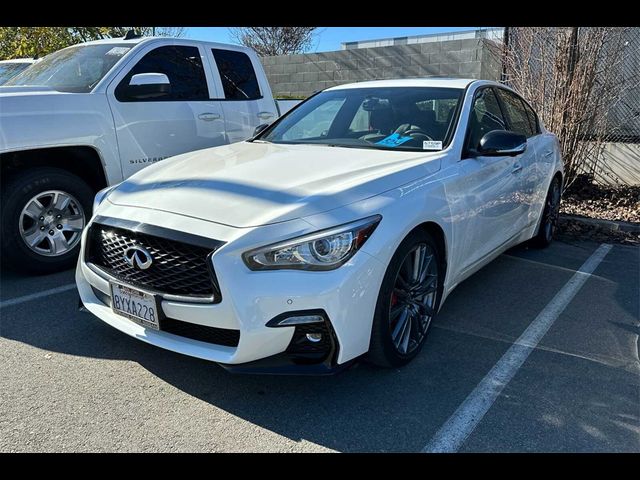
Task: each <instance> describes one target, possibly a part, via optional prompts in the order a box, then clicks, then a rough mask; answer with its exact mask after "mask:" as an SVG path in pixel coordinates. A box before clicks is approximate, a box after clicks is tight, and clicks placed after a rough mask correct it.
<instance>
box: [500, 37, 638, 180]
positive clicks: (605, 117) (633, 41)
mask: <svg viewBox="0 0 640 480" xmlns="http://www.w3.org/2000/svg"><path fill="white" fill-rule="evenodd" d="M494 55H496V56H500V62H501V64H502V70H503V71H502V81H503V82H505V83H507V84H509V85H511V86H513V87H515V88H516V89H517V90H519V91H520V93H522V94H523V96H524V97H525V98H527V100H528V101H530V102H531V103H532V104H533V105H534V106H535V107H536V109H537V110H538V112H540V114H541V117H542V118H543V121H544V123H545V125H546V126H547V127H548V128H549V129H550V130H551V131H553V132H554V133H556V134H557V135H558V137H559V138H560V141H561V146H562V150H563V155H564V157H565V170H568V172H569V176H570V178H571V179H573V178H575V177H576V176H577V175H580V174H588V175H590V176H591V177H593V179H594V180H595V181H596V182H599V183H607V184H640V28H637V27H632V28H628V27H610V28H603V27H549V28H546V27H540V28H538V27H508V28H506V29H505V33H504V38H503V41H502V42H496V43H495V44H494Z"/></svg>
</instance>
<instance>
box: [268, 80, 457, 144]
mask: <svg viewBox="0 0 640 480" xmlns="http://www.w3.org/2000/svg"><path fill="white" fill-rule="evenodd" d="M462 93H463V91H462V90H461V89H459V88H435V87H384V88H348V89H343V90H329V91H325V92H322V93H319V94H318V95H316V96H314V97H312V98H310V99H309V100H307V101H306V102H304V103H303V104H301V105H300V106H299V107H298V108H296V109H295V110H293V111H292V112H291V113H290V114H289V115H287V116H286V117H284V118H283V119H282V120H281V121H280V122H278V123H277V124H276V125H274V126H273V128H271V129H268V130H266V131H265V134H263V135H262V136H259V137H258V138H259V139H260V140H265V141H268V142H273V143H293V144H323V145H331V146H338V147H354V148H377V149H389V150H442V149H443V148H445V147H446V146H447V145H446V142H447V139H448V138H450V137H451V133H450V130H451V129H452V126H451V125H452V123H453V121H454V117H455V116H456V115H455V112H456V110H457V107H458V103H459V102H460V99H461V97H462Z"/></svg>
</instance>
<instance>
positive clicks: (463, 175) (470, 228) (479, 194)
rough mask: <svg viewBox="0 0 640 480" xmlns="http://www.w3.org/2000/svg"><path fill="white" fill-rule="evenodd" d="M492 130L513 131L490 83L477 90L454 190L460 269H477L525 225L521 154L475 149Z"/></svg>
mask: <svg viewBox="0 0 640 480" xmlns="http://www.w3.org/2000/svg"><path fill="white" fill-rule="evenodd" d="M493 130H508V124H507V122H506V119H505V117H504V114H503V112H502V109H501V108H500V104H499V103H498V99H497V98H496V95H495V93H494V91H493V88H491V87H483V88H480V89H478V90H477V91H476V94H475V95H474V100H473V104H472V108H471V111H470V114H469V121H468V125H467V132H466V136H465V146H464V151H463V155H462V160H461V161H460V162H459V164H458V176H457V180H456V185H455V186H454V190H455V191H457V192H459V194H460V197H459V198H460V199H461V202H462V203H461V204H460V205H459V206H456V209H457V210H459V212H460V213H459V214H458V215H459V216H460V217H461V218H462V217H464V221H462V222H460V225H464V229H465V230H464V231H461V232H459V243H460V247H461V255H460V258H461V272H462V273H463V275H464V271H466V270H469V269H472V268H473V267H474V266H475V265H476V264H478V263H479V262H481V261H482V260H483V259H484V258H485V257H486V256H487V255H489V254H491V253H492V252H494V251H495V250H497V249H498V248H500V247H501V246H503V245H504V244H505V243H507V242H508V241H509V240H510V239H511V238H513V237H514V236H515V235H516V234H517V233H518V232H519V231H520V228H521V227H522V224H523V220H522V218H521V217H522V214H523V207H522V204H521V203H520V201H519V199H518V196H517V192H518V191H519V189H520V181H519V175H520V172H519V170H518V167H519V162H520V158H519V157H520V156H515V157H513V156H482V155H478V154H477V152H476V148H477V146H478V145H479V143H480V139H481V138H482V137H483V136H484V135H485V134H487V133H488V132H490V131H493Z"/></svg>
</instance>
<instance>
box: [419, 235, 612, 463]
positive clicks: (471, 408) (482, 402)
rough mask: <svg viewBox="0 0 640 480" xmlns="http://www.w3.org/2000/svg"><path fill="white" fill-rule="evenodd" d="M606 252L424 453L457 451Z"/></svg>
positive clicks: (603, 250)
mask: <svg viewBox="0 0 640 480" xmlns="http://www.w3.org/2000/svg"><path fill="white" fill-rule="evenodd" d="M609 250H611V245H607V244H602V245H600V247H598V249H597V250H596V251H595V252H593V254H592V255H591V256H590V257H589V258H588V259H587V261H586V262H584V264H583V265H582V266H581V267H580V269H579V270H578V271H576V273H575V274H574V275H573V276H572V277H571V279H570V280H569V281H568V282H567V283H566V284H565V285H564V287H562V289H561V290H560V291H559V292H558V293H557V294H556V296H555V297H553V299H552V300H551V301H550V302H549V303H548V304H547V306H546V307H545V308H544V309H543V310H542V311H541V312H540V313H539V314H538V316H537V317H536V318H535V319H534V320H533V322H531V324H530V325H529V326H528V327H527V329H526V330H525V331H524V333H523V334H522V335H520V337H519V338H518V340H516V342H515V343H514V344H513V345H511V347H509V350H507V352H506V353H505V354H504V355H503V356H502V358H501V359H500V360H498V362H497V363H496V364H495V365H494V366H493V368H492V369H491V370H490V371H489V373H487V375H486V376H485V377H484V378H483V379H482V380H481V381H480V383H479V384H478V385H477V386H476V388H474V389H473V391H472V392H471V393H470V394H469V396H468V397H467V398H466V399H465V400H464V402H462V404H461V405H460V406H459V407H458V409H457V410H456V411H455V412H454V413H453V415H451V417H449V419H448V420H447V421H446V422H445V424H444V425H443V426H442V427H440V430H438V432H437V433H436V434H435V435H434V436H433V438H432V439H431V440H430V441H429V443H428V444H427V445H426V446H425V447H424V448H423V449H422V451H423V452H428V453H438V452H457V451H458V450H459V449H460V447H461V446H462V444H463V443H464V442H465V440H466V439H467V438H468V437H469V435H471V432H473V430H474V429H475V428H476V426H477V425H478V423H480V421H481V420H482V418H483V417H484V415H485V414H486V413H487V411H488V410H489V408H491V405H493V403H494V402H495V401H496V399H497V398H498V396H499V395H500V393H501V392H502V390H503V389H504V387H506V386H507V384H508V383H509V382H510V381H511V379H512V378H513V376H514V375H515V374H516V372H517V371H518V369H519V368H520V367H521V366H522V364H523V363H524V361H525V360H526V359H527V357H528V356H529V354H530V353H531V352H532V351H533V349H534V348H535V347H536V345H537V344H538V342H540V340H541V339H542V337H544V335H545V334H546V333H547V331H548V330H549V328H550V327H551V325H553V322H555V320H556V318H558V316H560V314H561V313H562V311H563V310H564V309H565V308H566V307H567V305H568V304H569V302H571V300H572V299H573V297H574V296H575V295H576V293H578V291H579V290H580V289H581V288H582V286H583V285H584V283H585V282H586V281H587V279H588V278H589V277H590V276H591V274H592V273H593V271H594V270H595V269H596V267H597V266H598V265H599V264H600V262H602V260H603V259H604V257H605V255H607V253H609Z"/></svg>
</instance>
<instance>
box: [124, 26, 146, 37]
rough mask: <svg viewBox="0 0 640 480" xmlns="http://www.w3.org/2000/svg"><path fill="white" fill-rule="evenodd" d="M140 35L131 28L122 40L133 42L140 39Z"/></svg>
mask: <svg viewBox="0 0 640 480" xmlns="http://www.w3.org/2000/svg"><path fill="white" fill-rule="evenodd" d="M140 37H142V35H140V34H139V33H136V31H135V30H134V29H133V28H132V29H131V30H129V31H128V32H127V34H126V35H125V36H124V37H123V39H124V40H133V39H134V38H140Z"/></svg>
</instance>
